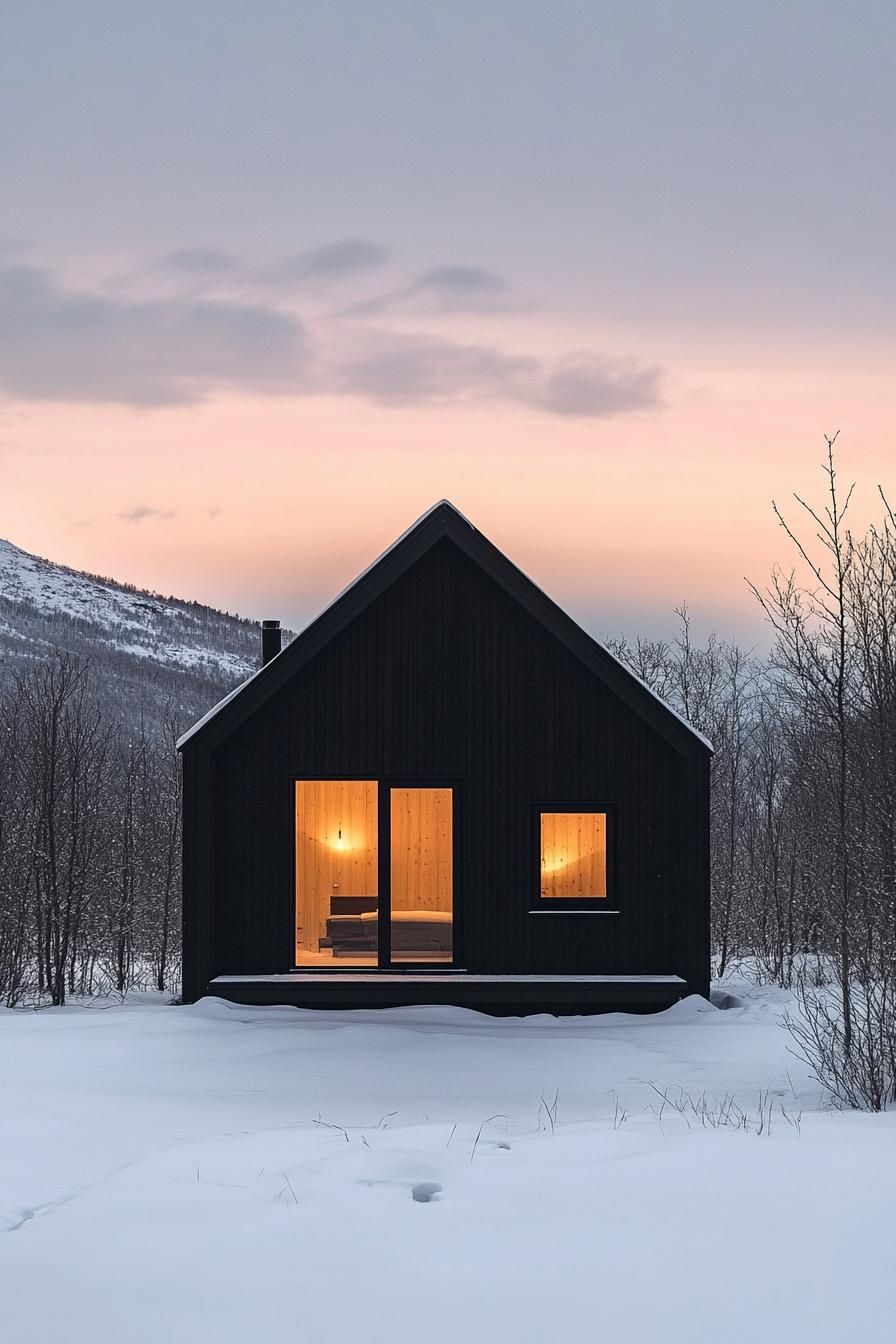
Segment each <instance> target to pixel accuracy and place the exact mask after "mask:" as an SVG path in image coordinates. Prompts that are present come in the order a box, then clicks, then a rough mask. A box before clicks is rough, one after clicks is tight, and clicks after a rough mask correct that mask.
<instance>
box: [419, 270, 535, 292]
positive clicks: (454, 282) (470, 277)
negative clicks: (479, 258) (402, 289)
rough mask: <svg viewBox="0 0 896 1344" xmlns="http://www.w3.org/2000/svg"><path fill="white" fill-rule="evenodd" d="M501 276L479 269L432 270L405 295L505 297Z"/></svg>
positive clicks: (503, 282) (506, 285)
mask: <svg viewBox="0 0 896 1344" xmlns="http://www.w3.org/2000/svg"><path fill="white" fill-rule="evenodd" d="M509 288H510V287H509V285H508V284H507V281H506V280H505V279H504V277H503V276H501V275H496V274H495V272H494V271H487V270H485V269H484V267H482V266H435V267H433V269H432V270H431V271H426V272H425V273H424V274H423V275H421V276H420V277H419V278H418V279H417V280H414V281H412V282H411V284H410V285H408V287H407V290H406V293H407V294H409V295H410V294H438V295H439V296H440V297H442V298H454V297H457V296H461V297H463V298H481V297H483V296H498V295H502V294H506V293H507V291H508V289H509Z"/></svg>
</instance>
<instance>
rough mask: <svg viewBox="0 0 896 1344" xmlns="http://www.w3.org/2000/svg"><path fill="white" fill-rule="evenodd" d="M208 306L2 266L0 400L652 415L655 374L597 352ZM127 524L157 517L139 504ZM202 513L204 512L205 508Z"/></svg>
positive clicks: (462, 277) (658, 379)
mask: <svg viewBox="0 0 896 1344" xmlns="http://www.w3.org/2000/svg"><path fill="white" fill-rule="evenodd" d="M415 283H416V284H418V285H420V286H424V287H425V288H426V289H438V290H440V291H446V290H456V291H464V292H467V293H470V292H473V291H493V290H494V288H495V282H494V280H493V278H491V277H490V274H489V273H488V272H477V271H476V269H475V268H469V269H465V268H439V269H438V270H437V271H435V272H429V273H427V275H426V276H425V277H421V278H420V280H419V281H417V282H415ZM315 336H316V340H315V342H314V344H313V347H312V346H310V343H309V342H307V341H306V338H305V333H304V328H303V326H302V323H301V322H300V321H299V319H298V318H296V317H295V316H293V315H291V314H289V313H285V312H281V311H279V310H278V309H277V308H275V307H273V306H269V305H264V304H260V303H258V304H240V303H235V302H230V301H224V300H212V299H210V298H208V297H202V298H196V297H190V298H184V297H182V296H174V297H167V298H163V299H122V298H118V297H113V296H111V295H109V294H106V293H103V292H100V291H84V290H81V291H76V290H71V289H66V288H65V287H63V286H62V285H61V284H60V283H59V282H58V281H57V280H55V279H54V278H53V277H52V276H51V275H49V274H47V273H46V272H44V271H40V270H37V269H35V268H34V267H29V266H15V267H7V268H6V269H3V268H0V391H5V392H7V393H9V394H10V395H11V396H13V397H18V398H20V399H31V400H56V401H80V402H118V403H122V404H126V405H131V406H165V405H178V404H190V403H194V402H197V401H200V400H202V398H203V397H205V396H207V395H209V394H210V393H211V392H212V391H213V390H215V389H217V388H221V387H230V388H238V389H242V390H244V391H251V392H261V393H268V394H277V395H292V396H301V395H306V396H307V395H313V394H315V393H330V394H333V393H337V394H340V393H341V394H344V395H352V396H359V397H364V398H368V399H370V400H373V401H377V402H380V403H384V404H387V405H392V406H402V405H431V404H442V405H449V404H452V403H454V404H458V403H469V402H480V403H484V402H489V401H506V402H513V403H516V404H518V405H524V406H529V407H532V408H535V409H537V410H540V411H542V412H544V413H546V414H549V415H559V416H567V417H574V416H581V417H596V416H611V415H621V414H623V413H626V412H630V411H638V410H651V409H655V408H657V407H658V406H659V405H660V404H661V386H662V373H661V371H660V370H659V369H658V368H656V367H653V366H643V365H639V364H636V363H631V362H630V363H623V362H621V361H617V360H613V359H610V358H608V357H606V356H599V355H575V356H570V357H569V358H567V359H564V360H560V361H559V362H557V361H553V362H551V361H545V360H542V359H538V358H535V357H532V356H529V355H515V354H508V353H506V352H505V351H502V350H500V349H498V348H497V347H494V346H490V345H484V344H483V345H475V344H466V343H464V342H462V341H456V340H451V339H449V338H445V337H441V336H433V335H429V334H425V333H419V334H412V333H401V332H396V331H390V330H388V329H385V328H384V329H371V328H370V327H368V326H367V325H366V324H364V325H361V324H346V323H338V322H336V323H334V322H329V323H327V322H321V323H319V324H318V326H317V328H316V329H315ZM121 516H122V517H126V518H127V520H128V521H130V522H140V521H142V520H144V519H148V518H151V517H154V518H161V517H164V516H165V515H164V512H163V511H161V510H154V509H148V508H147V507H146V506H140V507H139V508H138V509H136V510H132V511H131V512H129V513H128V514H123V515H121ZM210 516H214V513H213V512H212V511H211V510H210Z"/></svg>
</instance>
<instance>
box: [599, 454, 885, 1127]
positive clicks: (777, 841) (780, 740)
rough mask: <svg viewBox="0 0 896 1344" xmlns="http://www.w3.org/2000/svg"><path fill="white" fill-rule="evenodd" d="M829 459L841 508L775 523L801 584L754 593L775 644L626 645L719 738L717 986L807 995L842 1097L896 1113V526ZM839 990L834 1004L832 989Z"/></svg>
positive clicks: (821, 1055) (814, 1055)
mask: <svg viewBox="0 0 896 1344" xmlns="http://www.w3.org/2000/svg"><path fill="white" fill-rule="evenodd" d="M833 449H834V440H833V439H832V440H830V441H829V443H828V453H827V460H826V463H825V467H824V470H825V493H824V498H823V502H822V503H821V504H820V505H818V506H815V505H814V504H811V503H809V502H806V501H803V500H801V499H798V498H797V499H796V502H795V504H794V519H795V521H794V520H792V519H791V518H790V517H789V516H787V515H785V514H784V513H783V512H782V511H779V510H778V509H777V508H776V510H775V512H776V514H777V516H778V519H779V522H780V523H781V526H782V528H783V531H784V534H785V536H786V540H787V544H788V546H789V547H790V548H791V553H792V558H793V561H794V568H793V569H792V570H791V569H787V570H782V569H778V570H776V571H775V572H774V573H773V574H772V576H771V580H770V582H769V584H768V585H762V586H758V585H757V586H756V587H754V589H753V591H754V594H755V596H756V598H757V600H758V602H759V603H760V604H761V606H762V608H763V610H764V612H765V615H766V617H767V620H768V622H769V625H770V627H771V630H772V631H773V636H774V643H773V648H772V650H771V653H770V655H769V656H768V657H767V658H764V659H759V658H756V657H754V656H752V655H751V654H750V653H749V652H746V651H745V650H743V649H741V648H739V647H738V646H737V645H736V644H733V643H725V642H722V641H719V640H716V639H711V640H710V641H709V642H708V644H706V645H704V646H703V647H695V645H694V643H693V641H692V639H691V632H690V622H689V620H688V617H687V612H686V611H684V610H683V611H682V612H681V613H680V614H681V616H682V625H681V632H680V635H679V637H678V639H677V640H675V641H674V642H672V643H670V644H665V643H649V642H647V643H638V644H635V645H625V644H622V645H620V646H618V647H617V652H618V653H620V654H621V655H622V656H623V657H624V658H625V660H626V661H627V662H628V663H629V664H630V665H631V666H632V667H633V668H634V669H635V670H636V671H637V672H638V673H639V675H640V676H642V677H643V678H644V680H645V681H647V682H648V683H649V684H650V685H651V686H652V687H653V688H654V689H655V690H656V691H657V692H658V693H659V694H660V695H662V696H663V697H664V698H666V699H667V700H669V701H670V703H672V704H674V705H675V706H676V707H677V708H679V709H680V710H681V712H682V713H683V714H684V715H685V716H686V717H687V718H688V719H690V721H691V722H692V723H694V724H695V726H697V727H698V728H700V729H701V730H702V731H703V732H705V733H706V735H707V736H708V737H709V738H711V739H712V741H713V743H714V745H715V757H714V760H713V766H712V797H711V808H712V817H711V823H712V927H713V942H714V947H715V957H716V967H715V969H716V973H717V974H719V975H722V974H724V973H725V971H726V969H728V968H729V967H730V966H731V965H732V963H735V962H742V963H743V962H748V963H749V964H750V965H751V966H752V967H754V968H757V969H758V970H759V972H760V973H761V974H762V975H764V976H765V977H766V978H767V979H770V980H772V981H774V982H776V983H778V984H780V985H783V986H785V987H788V988H792V989H794V990H795V991H796V993H797V997H798V999H799V1001H800V1007H801V1012H800V1014H799V1015H795V1016H794V1019H793V1021H792V1023H791V1029H792V1030H793V1033H794V1035H795V1037H796V1038H797V1042H798V1044H799V1046H800V1048H801V1050H802V1051H803V1053H804V1054H806V1055H807V1057H808V1058H809V1059H810V1062H812V1063H813V1065H814V1066H815V1067H816V1071H817V1072H818V1073H819V1076H820V1077H822V1080H823V1081H824V1082H825V1084H826V1085H827V1086H829V1087H830V1088H831V1090H832V1092H833V1093H834V1095H835V1096H837V1097H838V1099H840V1100H841V1101H843V1102H846V1103H848V1104H851V1105H852V1104H863V1105H870V1106H872V1107H874V1108H879V1107H880V1106H882V1105H884V1104H886V1102H887V1100H896V519H894V515H893V511H892V509H891V508H890V506H889V505H888V503H887V500H886V498H885V497H884V495H883V492H880V497H879V501H878V503H879V519H878V521H877V522H876V523H875V524H874V525H873V526H871V527H870V528H868V529H867V530H863V531H862V533H861V534H860V535H856V534H854V533H853V532H852V531H851V529H850V517H849V509H850V502H851V493H852V492H851V490H849V491H846V492H842V491H841V490H840V489H839V487H838V482H837V475H836V470H835V462H834V452H833ZM832 987H833V989H832Z"/></svg>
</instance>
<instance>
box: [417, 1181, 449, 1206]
mask: <svg viewBox="0 0 896 1344" xmlns="http://www.w3.org/2000/svg"><path fill="white" fill-rule="evenodd" d="M441 1193H442V1187H441V1186H440V1185H439V1183H438V1181H418V1182H417V1184H416V1185H412V1186H411V1199H413V1200H416V1202H417V1203H418V1204H429V1203H430V1202H431V1201H432V1200H434V1199H435V1198H436V1196H437V1195H440V1194H441Z"/></svg>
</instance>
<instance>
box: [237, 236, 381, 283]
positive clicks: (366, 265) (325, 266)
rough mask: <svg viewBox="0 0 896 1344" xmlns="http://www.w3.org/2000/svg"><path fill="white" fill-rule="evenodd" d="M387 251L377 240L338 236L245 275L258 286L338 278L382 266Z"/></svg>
mask: <svg viewBox="0 0 896 1344" xmlns="http://www.w3.org/2000/svg"><path fill="white" fill-rule="evenodd" d="M388 260H389V253H388V252H387V250H386V249H385V248H384V247H382V246H381V245H380V244H379V243H372V242H369V241H368V240H367V239H365V238H342V239H340V240H339V241H338V242H335V243H327V244H325V245H324V246H323V247H314V248H311V249H309V250H308V251H306V252H298V253H297V254H296V255H295V256H292V257H284V258H283V259H282V260H281V261H275V262H272V263H271V264H270V265H269V266H260V267H257V268H256V269H255V270H252V271H250V272H248V273H247V278H248V279H249V280H250V281H252V282H253V283H255V284H262V285H297V284H301V283H302V282H307V281H314V280H338V279H341V278H342V277H343V276H345V275H356V274H358V273H360V272H364V271H371V270H377V269H379V268H380V267H381V266H385V265H386V263H387V262H388Z"/></svg>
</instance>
